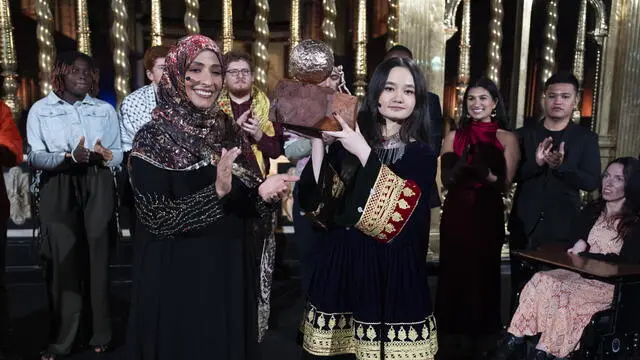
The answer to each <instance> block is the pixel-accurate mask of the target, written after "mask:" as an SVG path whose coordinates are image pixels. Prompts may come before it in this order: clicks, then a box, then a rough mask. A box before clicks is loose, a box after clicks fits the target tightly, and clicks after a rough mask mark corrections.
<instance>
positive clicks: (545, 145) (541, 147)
mask: <svg viewBox="0 0 640 360" xmlns="http://www.w3.org/2000/svg"><path fill="white" fill-rule="evenodd" d="M552 148H553V138H552V137H551V136H549V137H547V138H546V139H544V140H542V142H541V143H539V144H538V148H537V149H536V164H538V166H542V165H544V164H545V161H544V160H545V158H546V157H547V155H548V154H549V153H550V152H551V149H552Z"/></svg>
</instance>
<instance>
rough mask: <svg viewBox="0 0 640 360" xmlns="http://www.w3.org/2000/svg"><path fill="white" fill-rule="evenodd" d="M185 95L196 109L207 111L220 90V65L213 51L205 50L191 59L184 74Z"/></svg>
mask: <svg viewBox="0 0 640 360" xmlns="http://www.w3.org/2000/svg"><path fill="white" fill-rule="evenodd" d="M185 75H186V76H185V80H186V86H185V89H186V93H187V97H188V98H189V101H191V103H192V104H193V105H194V106H195V107H197V108H198V109H209V108H211V107H212V106H213V103H214V102H215V101H216V98H217V95H218V93H219V92H220V88H222V64H220V59H218V57H217V56H216V55H215V54H214V53H213V51H209V50H205V51H202V52H201V53H199V54H198V56H196V58H195V59H193V62H191V64H190V65H189V68H188V69H187V72H186V74H185Z"/></svg>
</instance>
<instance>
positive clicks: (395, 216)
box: [355, 165, 422, 243]
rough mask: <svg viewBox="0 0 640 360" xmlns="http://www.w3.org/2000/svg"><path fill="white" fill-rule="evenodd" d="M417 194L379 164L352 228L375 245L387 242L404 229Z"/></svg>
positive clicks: (412, 186)
mask: <svg viewBox="0 0 640 360" xmlns="http://www.w3.org/2000/svg"><path fill="white" fill-rule="evenodd" d="M421 194H422V192H421V190H420V188H419V187H418V185H417V184H416V183H415V182H414V181H413V180H404V179H402V178H401V177H399V176H398V175H396V174H394V173H393V171H391V170H390V169H389V168H388V167H387V166H384V165H383V166H382V167H381V168H380V172H379V173H378V178H377V179H376V182H375V184H374V186H373V189H372V190H371V195H369V198H368V199H367V203H366V205H365V207H364V210H363V212H362V216H361V217H360V220H358V222H357V223H356V225H355V226H356V228H357V229H359V230H360V231H362V232H363V233H365V234H367V235H369V236H371V237H373V238H374V239H376V240H377V241H379V242H382V243H388V242H390V241H391V240H393V238H394V237H396V236H397V235H398V234H400V232H401V231H402V229H403V228H404V225H405V224H406V222H407V221H408V220H409V217H411V214H412V213H413V210H414V209H415V208H416V206H417V204H418V201H419V200H420V195H421Z"/></svg>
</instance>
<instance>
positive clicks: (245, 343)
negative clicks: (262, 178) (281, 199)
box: [127, 157, 268, 360]
mask: <svg viewBox="0 0 640 360" xmlns="http://www.w3.org/2000/svg"><path fill="white" fill-rule="evenodd" d="M131 165H132V171H131V176H132V183H133V189H134V192H135V193H136V207H137V211H138V218H139V219H140V221H139V222H138V224H137V229H136V232H135V237H134V244H135V261H134V264H133V269H134V278H133V289H132V295H131V313H130V319H129V326H128V336H127V359H130V360H177V359H185V360H186V359H194V360H195V359H217V360H218V359H219V360H250V359H258V358H259V357H260V353H259V346H258V340H257V338H258V325H257V305H256V302H257V300H256V299H257V291H256V287H257V285H256V284H257V279H258V273H259V265H258V264H257V263H256V255H257V254H259V249H256V242H255V241H254V240H253V239H254V237H253V236H252V233H251V228H250V226H249V224H250V222H251V220H252V219H255V218H256V217H257V216H258V213H259V212H260V211H258V209H259V208H260V206H258V204H259V203H260V201H259V200H258V198H257V192H256V190H255V189H254V190H250V189H248V188H246V187H245V186H244V185H243V183H242V182H241V181H239V180H237V179H236V178H235V177H234V179H233V190H232V192H231V193H230V194H228V195H227V196H225V197H224V198H223V200H220V199H218V197H217V195H216V192H215V187H214V185H213V184H214V183H215V175H216V171H215V167H213V166H211V165H209V166H206V167H201V168H199V169H195V170H190V171H173V170H166V169H163V168H160V167H156V166H155V165H153V164H151V163H149V162H147V161H145V160H143V159H141V158H138V157H133V158H132V164H131ZM260 213H268V210H267V209H262V212H260Z"/></svg>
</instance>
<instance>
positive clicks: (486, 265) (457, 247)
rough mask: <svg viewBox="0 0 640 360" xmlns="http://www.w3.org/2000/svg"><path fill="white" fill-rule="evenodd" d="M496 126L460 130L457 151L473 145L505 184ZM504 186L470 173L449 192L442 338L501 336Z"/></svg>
mask: <svg viewBox="0 0 640 360" xmlns="http://www.w3.org/2000/svg"><path fill="white" fill-rule="evenodd" d="M497 130H498V126H497V124H495V123H477V122H473V123H471V124H470V125H468V126H466V127H465V128H463V129H461V130H458V131H457V132H456V135H455V138H454V145H453V148H454V152H455V153H456V154H457V155H458V156H461V155H462V153H463V151H464V149H465V148H467V147H468V146H472V148H473V149H474V150H475V154H474V153H470V154H469V161H471V160H472V158H473V156H481V159H482V160H481V161H482V162H484V164H485V165H486V166H488V167H489V169H491V172H492V173H493V174H494V175H496V176H497V177H498V179H499V180H498V181H504V176H505V171H506V165H505V159H504V154H503V147H502V145H501V144H500V142H499V141H498V139H497V137H496V132H497ZM504 238H505V229H504V206H503V202H502V192H501V186H496V184H487V183H486V182H483V181H482V180H481V179H478V178H477V176H475V174H474V173H473V171H471V170H470V169H467V170H466V171H464V172H463V173H462V175H461V179H460V181H457V182H456V183H455V185H453V186H452V187H451V188H450V189H448V192H447V196H446V199H445V202H444V206H443V213H442V220H441V222H440V271H439V277H438V288H437V296H436V319H437V321H438V327H439V331H440V332H441V333H442V334H461V335H469V336H481V335H485V334H491V333H497V332H498V331H500V329H501V326H502V323H501V320H500V251H501V248H502V244H503V243H504Z"/></svg>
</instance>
